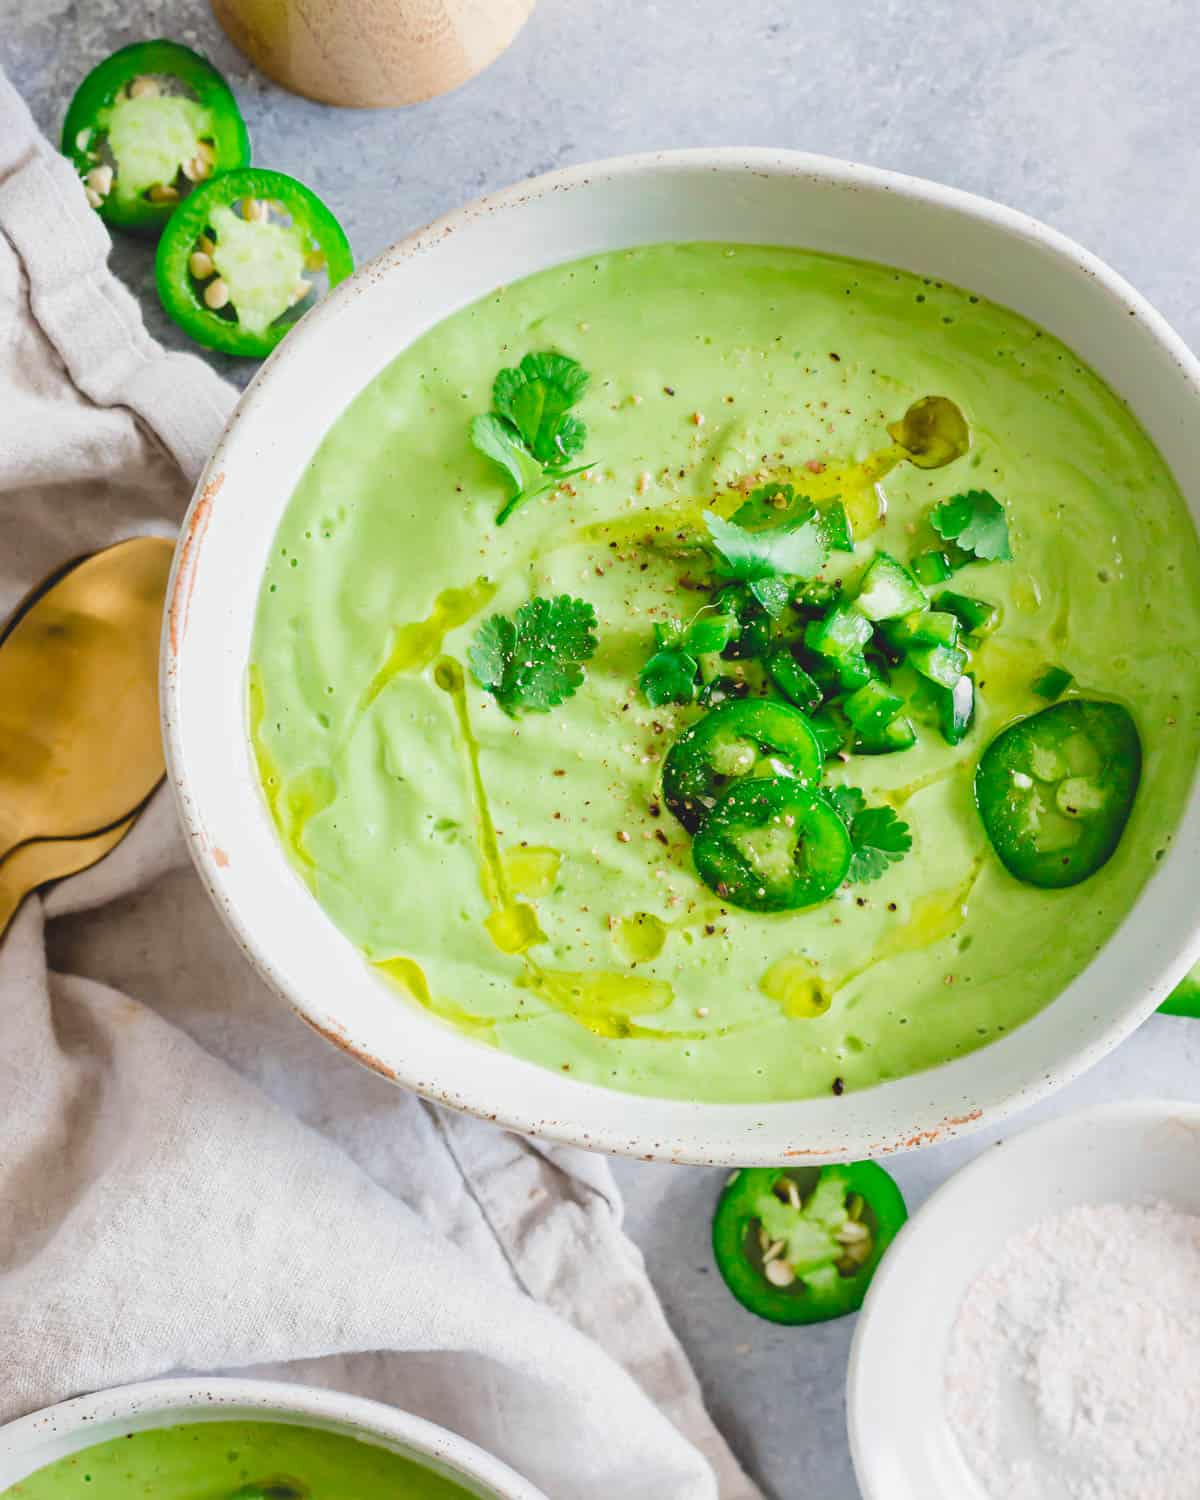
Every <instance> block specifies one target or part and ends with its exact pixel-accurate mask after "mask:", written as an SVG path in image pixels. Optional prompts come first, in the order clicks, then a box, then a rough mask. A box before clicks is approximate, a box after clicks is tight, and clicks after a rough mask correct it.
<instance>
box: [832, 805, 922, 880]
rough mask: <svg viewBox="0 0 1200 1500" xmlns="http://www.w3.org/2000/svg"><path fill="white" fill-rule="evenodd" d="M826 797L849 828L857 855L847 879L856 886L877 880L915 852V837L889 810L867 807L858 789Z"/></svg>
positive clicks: (888, 808) (854, 856)
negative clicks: (913, 846) (913, 850)
mask: <svg viewBox="0 0 1200 1500" xmlns="http://www.w3.org/2000/svg"><path fill="white" fill-rule="evenodd" d="M826 796H827V797H828V798H829V801H830V802H831V803H832V804H833V809H834V811H835V812H836V813H837V815H838V817H839V818H841V820H842V822H843V823H845V825H846V831H847V832H848V833H849V835H850V842H851V843H852V844H853V846H854V852H853V853H852V854H851V856H850V869H849V871H848V875H847V878H848V879H849V880H850V881H851V882H852V883H853V884H856V885H867V884H869V883H870V882H871V881H872V880H878V879H879V877H880V876H881V875H883V874H884V873H885V872H886V871H887V869H888V868H889V867H890V866H891V865H894V864H896V863H898V862H899V861H900V860H902V859H903V858H904V856H905V855H906V854H907V853H908V851H909V850H910V849H911V848H912V834H911V833H910V832H909V828H908V824H907V823H905V822H903V821H902V820H901V819H900V818H898V817H897V816H896V814H895V813H894V812H893V811H892V809H891V808H890V807H868V806H867V799H866V797H864V796H863V794H862V792H861V791H859V789H858V787H856V786H838V787H832V788H831V789H830V790H829V791H828V792H827V793H826Z"/></svg>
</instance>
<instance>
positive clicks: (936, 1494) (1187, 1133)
mask: <svg viewBox="0 0 1200 1500" xmlns="http://www.w3.org/2000/svg"><path fill="white" fill-rule="evenodd" d="M1147 1199H1162V1200H1165V1201H1166V1202H1169V1203H1172V1204H1174V1205H1175V1207H1177V1208H1180V1209H1183V1210H1185V1211H1187V1212H1189V1213H1196V1214H1200V1104H1182V1103H1170V1102H1161V1101H1157V1100H1145V1101H1134V1102H1131V1103H1124V1104H1113V1105H1104V1106H1102V1107H1101V1108H1099V1109H1093V1110H1086V1111H1084V1112H1083V1113H1081V1114H1075V1115H1068V1116H1067V1117H1066V1118H1065V1119H1062V1120H1052V1121H1051V1122H1050V1123H1049V1124H1046V1125H1040V1126H1038V1127H1037V1128H1036V1129H1034V1130H1028V1131H1025V1132H1024V1133H1023V1134H1021V1135H1018V1136H1016V1137H1014V1138H1013V1139H1012V1140H1009V1141H1006V1142H1004V1144H1003V1145H1001V1146H998V1147H997V1148H996V1149H994V1150H991V1151H988V1152H986V1153H985V1154H984V1155H982V1156H980V1157H977V1158H976V1159H975V1161H973V1162H972V1163H971V1165H970V1166H968V1167H965V1168H964V1169H963V1170H962V1171H961V1172H958V1173H956V1174H955V1176H953V1177H952V1178H951V1179H950V1180H949V1182H947V1183H946V1184H945V1185H944V1186H943V1187H942V1188H940V1189H939V1190H938V1191H937V1192H936V1193H934V1195H933V1197H932V1198H930V1199H929V1201H928V1202H927V1203H926V1204H924V1206H923V1207H922V1208H921V1210H920V1212H919V1213H917V1214H915V1215H914V1216H913V1218H912V1220H911V1221H910V1222H909V1223H908V1224H907V1225H906V1226H905V1227H904V1229H903V1230H902V1231H901V1233H900V1235H899V1236H898V1237H897V1239H896V1241H895V1242H894V1244H893V1245H892V1247H891V1249H890V1250H889V1251H888V1253H887V1255H886V1256H885V1258H884V1260H883V1263H882V1265H881V1266H880V1269H879V1271H878V1273H877V1274H876V1277H875V1280H874V1282H873V1283H872V1285H871V1289H870V1291H869V1292H868V1293H867V1300H866V1302H865V1303H864V1304H863V1310H862V1312H861V1314H860V1316H859V1323H858V1327H857V1329H856V1330H855V1334H854V1343H853V1346H852V1348H851V1351H850V1370H849V1374H848V1376H847V1384H846V1407H847V1420H848V1422H849V1428H850V1451H851V1454H852V1456H853V1459H854V1472H855V1474H856V1475H857V1477H858V1483H859V1487H860V1489H861V1490H862V1493H863V1497H864V1500H985V1497H984V1492H983V1490H982V1489H981V1488H980V1486H979V1484H978V1482H977V1480H976V1479H975V1477H974V1475H973V1474H972V1473H971V1471H970V1469H969V1468H968V1466H967V1463H966V1460H965V1458H964V1457H963V1454H962V1452H961V1450H960V1449H959V1446H958V1444H957V1442H956V1441H955V1438H954V1434H953V1432H952V1431H951V1428H950V1425H949V1422H948V1421H947V1417H946V1411H945V1404H944V1397H943V1371H944V1368H945V1363H946V1357H947V1352H948V1350H949V1346H950V1338H951V1333H952V1331H953V1328H954V1324H955V1320H956V1319H957V1317H958V1310H959V1307H960V1306H961V1304H962V1300H963V1297H964V1296H965V1294H966V1291H967V1288H968V1287H969V1286H970V1284H971V1282H972V1281H973V1280H974V1279H975V1277H976V1276H977V1275H978V1274H979V1273H980V1272H981V1271H983V1270H984V1269H985V1267H987V1266H988V1265H989V1264H990V1263H991V1262H992V1261H993V1260H994V1259H995V1258H996V1256H997V1255H998V1254H999V1252H1000V1251H1001V1249H1002V1248H1003V1246H1004V1244H1005V1243H1006V1241H1008V1240H1009V1239H1010V1238H1011V1237H1012V1236H1013V1235H1015V1234H1020V1233H1021V1232H1022V1231H1023V1230H1025V1229H1029V1228H1031V1227H1032V1226H1033V1225H1034V1224H1036V1223H1037V1222H1039V1221H1040V1220H1043V1219H1046V1218H1049V1217H1050V1216H1051V1215H1054V1214H1059V1213H1063V1212H1065V1211H1066V1210H1067V1209H1070V1208H1075V1207H1077V1206H1078V1205H1080V1204H1100V1203H1144V1202H1146V1201H1147Z"/></svg>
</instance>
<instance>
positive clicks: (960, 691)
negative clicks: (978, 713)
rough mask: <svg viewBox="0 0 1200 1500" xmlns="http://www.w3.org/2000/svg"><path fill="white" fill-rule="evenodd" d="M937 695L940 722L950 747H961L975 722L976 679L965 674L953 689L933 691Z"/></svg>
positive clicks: (936, 688) (936, 689)
mask: <svg viewBox="0 0 1200 1500" xmlns="http://www.w3.org/2000/svg"><path fill="white" fill-rule="evenodd" d="M933 691H934V692H935V693H936V695H937V705H938V720H939V722H940V724H941V726H942V736H943V738H944V739H945V741H946V743H947V744H948V745H960V744H962V742H963V740H964V739H965V737H966V734H967V731H968V730H969V729H970V727H971V725H972V724H973V723H974V721H975V679H974V678H973V677H971V676H970V674H969V673H964V674H963V676H962V677H960V678H959V679H958V681H957V682H956V683H955V684H954V686H953V687H952V688H938V687H935V688H934V690H933Z"/></svg>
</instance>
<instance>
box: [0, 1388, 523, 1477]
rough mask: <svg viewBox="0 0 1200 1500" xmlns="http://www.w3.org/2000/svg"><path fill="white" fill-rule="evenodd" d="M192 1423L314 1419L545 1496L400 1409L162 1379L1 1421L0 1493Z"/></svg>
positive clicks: (442, 1473) (323, 1394)
mask: <svg viewBox="0 0 1200 1500" xmlns="http://www.w3.org/2000/svg"><path fill="white" fill-rule="evenodd" d="M194 1422H271V1423H276V1422H278V1423H281V1424H284V1425H287V1426H296V1427H314V1428H318V1429H320V1430H322V1431H325V1432H333V1433H337V1434H338V1435H339V1436H342V1437H351V1438H355V1439H356V1440H357V1441H359V1442H363V1443H368V1444H370V1445H372V1446H374V1447H379V1448H385V1449H387V1450H388V1452H390V1453H396V1454H399V1455H400V1456H401V1457H403V1458H408V1459H412V1460H414V1461H416V1462H417V1463H420V1464H422V1465H423V1466H424V1467H425V1468H426V1469H428V1470H430V1471H431V1472H432V1473H434V1474H437V1475H438V1476H439V1477H441V1478H443V1479H449V1480H453V1481H454V1482H455V1483H456V1484H458V1485H459V1486H460V1487H461V1488H462V1489H463V1490H465V1491H466V1493H467V1494H469V1495H472V1496H475V1497H476V1500H544V1497H542V1496H541V1495H540V1494H539V1492H538V1491H536V1490H534V1489H533V1487H532V1486H530V1485H528V1484H527V1483H526V1482H525V1481H524V1480H522V1479H520V1478H519V1477H518V1476H517V1475H515V1474H513V1473H512V1472H511V1470H509V1469H508V1468H507V1467H506V1466H505V1465H503V1464H501V1463H500V1462H499V1460H497V1459H493V1458H491V1457H490V1456H489V1455H488V1454H486V1453H484V1452H482V1451H481V1450H480V1449H478V1448H476V1447H475V1446H474V1445H473V1444H471V1443H468V1442H466V1441H465V1440H464V1439H462V1438H459V1437H457V1436H455V1434H453V1433H451V1432H447V1431H446V1430H445V1429H443V1428H441V1427H436V1426H435V1425H434V1424H433V1423H431V1422H426V1421H424V1420H423V1419H421V1418H420V1417H414V1416H410V1415H409V1414H408V1413H407V1412H402V1411H398V1410H396V1408H394V1407H390V1406H384V1405H382V1404H381V1403H379V1402H375V1401H366V1400H362V1399H361V1398H359V1397H354V1396H343V1395H339V1394H337V1393H336V1392H331V1391H321V1390H313V1389H310V1388H307V1387H304V1386H291V1385H285V1384H278V1383H275V1382H268V1381H248V1380H223V1379H213V1380H164V1381H151V1382H147V1383H146V1384H144V1385H137V1386H126V1387H123V1388H122V1389H119V1390H114V1391H102V1392H98V1393H97V1394H96V1395H93V1396H81V1397H79V1398H77V1399H76V1400H74V1401H64V1402H62V1403H61V1404H60V1405H58V1406H52V1407H49V1408H47V1410H45V1411H42V1412H36V1413H34V1415H32V1416H29V1417H24V1418H22V1419H21V1420H20V1421H18V1422H11V1423H9V1424H8V1426H6V1427H4V1428H0V1491H3V1490H6V1489H7V1488H8V1486H9V1485H13V1484H16V1483H17V1481H18V1480H21V1479H26V1478H28V1477H29V1475H31V1474H34V1473H36V1472H37V1471H38V1470H39V1469H41V1468H44V1467H45V1466H46V1465H47V1464H51V1463H54V1462H55V1461H56V1460H57V1459H60V1458H67V1457H69V1456H70V1455H71V1454H73V1453H79V1452H81V1451H82V1450H84V1449H87V1448H92V1447H95V1446H96V1445H97V1444H98V1443H104V1442H108V1441H109V1440H110V1439H113V1438H120V1437H124V1436H126V1435H127V1434H129V1433H133V1432H147V1431H150V1430H152V1429H155V1428H160V1427H174V1426H179V1425H184V1424H190V1423H194Z"/></svg>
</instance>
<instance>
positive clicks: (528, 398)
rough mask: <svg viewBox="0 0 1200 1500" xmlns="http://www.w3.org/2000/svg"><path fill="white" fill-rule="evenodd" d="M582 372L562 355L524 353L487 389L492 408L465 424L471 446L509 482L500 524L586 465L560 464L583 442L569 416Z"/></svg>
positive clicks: (582, 432) (582, 429) (583, 431)
mask: <svg viewBox="0 0 1200 1500" xmlns="http://www.w3.org/2000/svg"><path fill="white" fill-rule="evenodd" d="M588 379H589V376H588V372H587V371H586V370H585V369H584V368H583V367H582V366H581V365H579V364H578V363H577V362H576V361H575V360H573V359H568V358H567V356H566V355H565V354H555V353H553V352H552V351H548V352H546V353H544V354H527V355H526V356H525V358H524V359H523V360H522V361H521V363H520V365H519V366H517V368H516V369H505V370H501V371H500V373H499V374H498V375H497V376H496V379H495V381H494V382H493V385H492V406H493V410H492V411H490V412H488V413H487V414H486V415H484V416H479V417H475V418H473V420H472V422H471V429H470V431H471V442H472V444H473V445H474V446H475V447H476V448H477V449H478V450H479V451H480V453H482V454H483V455H484V456H485V457H486V458H490V459H491V460H492V462H493V463H495V464H499V466H500V467H501V468H502V469H503V470H504V472H505V473H506V474H507V475H508V477H509V480H510V481H511V483H512V493H511V495H510V496H509V499H508V503H507V504H506V505H504V506H503V507H502V509H501V510H500V512H499V514H498V515H497V516H496V524H497V526H503V525H504V523H505V521H507V520H508V518H509V516H510V515H512V513H513V511H514V510H515V509H516V508H517V506H518V505H521V504H522V503H523V502H524V501H526V500H531V499H533V497H534V496H535V495H541V494H544V493H545V491H546V490H549V489H552V488H553V487H554V486H555V485H556V484H558V483H559V482H560V481H561V480H563V479H568V478H570V476H571V475H572V474H581V473H582V472H583V470H584V469H587V468H590V467H591V466H590V464H579V465H578V466H577V467H576V468H573V469H568V468H566V467H565V466H566V465H567V464H568V463H570V461H571V460H572V459H573V458H577V457H578V456H579V454H580V453H581V452H582V451H583V446H584V444H585V443H586V442H587V428H586V426H585V425H584V424H583V423H582V422H581V421H580V420H579V418H578V417H575V416H572V415H570V408H571V407H572V406H574V405H575V403H576V402H577V401H578V400H579V398H580V396H582V395H583V392H584V389H585V388H586V386H587V383H588Z"/></svg>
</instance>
